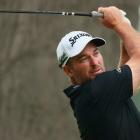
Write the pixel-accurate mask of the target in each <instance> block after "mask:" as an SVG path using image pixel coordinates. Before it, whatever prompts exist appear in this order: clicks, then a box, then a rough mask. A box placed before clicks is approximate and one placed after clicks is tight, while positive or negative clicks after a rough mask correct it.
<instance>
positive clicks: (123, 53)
mask: <svg viewBox="0 0 140 140" xmlns="http://www.w3.org/2000/svg"><path fill="white" fill-rule="evenodd" d="M129 59H130V57H129V56H128V53H127V51H126V49H125V46H124V44H123V42H122V41H120V59H119V64H118V67H121V66H122V65H124V64H125V63H126V62H127V61H128V60H129Z"/></svg>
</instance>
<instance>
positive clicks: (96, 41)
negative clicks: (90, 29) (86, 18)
mask: <svg viewBox="0 0 140 140" xmlns="http://www.w3.org/2000/svg"><path fill="white" fill-rule="evenodd" d="M90 42H91V43H93V44H95V45H96V46H97V47H100V46H103V45H104V44H105V43H106V41H105V40H104V39H103V38H100V37H95V38H93V39H92V40H91V41H89V43H90Z"/></svg>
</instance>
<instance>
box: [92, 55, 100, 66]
mask: <svg viewBox="0 0 140 140" xmlns="http://www.w3.org/2000/svg"><path fill="white" fill-rule="evenodd" d="M98 63H99V62H98V58H97V57H95V56H90V65H97V64H98Z"/></svg>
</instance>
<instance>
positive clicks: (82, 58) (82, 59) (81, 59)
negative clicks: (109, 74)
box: [79, 56, 88, 61]
mask: <svg viewBox="0 0 140 140" xmlns="http://www.w3.org/2000/svg"><path fill="white" fill-rule="evenodd" d="M87 59H88V57H87V56H82V57H81V58H79V60H80V61H84V60H87Z"/></svg>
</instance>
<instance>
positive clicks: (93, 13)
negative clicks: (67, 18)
mask: <svg viewBox="0 0 140 140" xmlns="http://www.w3.org/2000/svg"><path fill="white" fill-rule="evenodd" d="M91 15H92V17H104V15H103V13H99V12H97V11H92V12H91Z"/></svg>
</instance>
